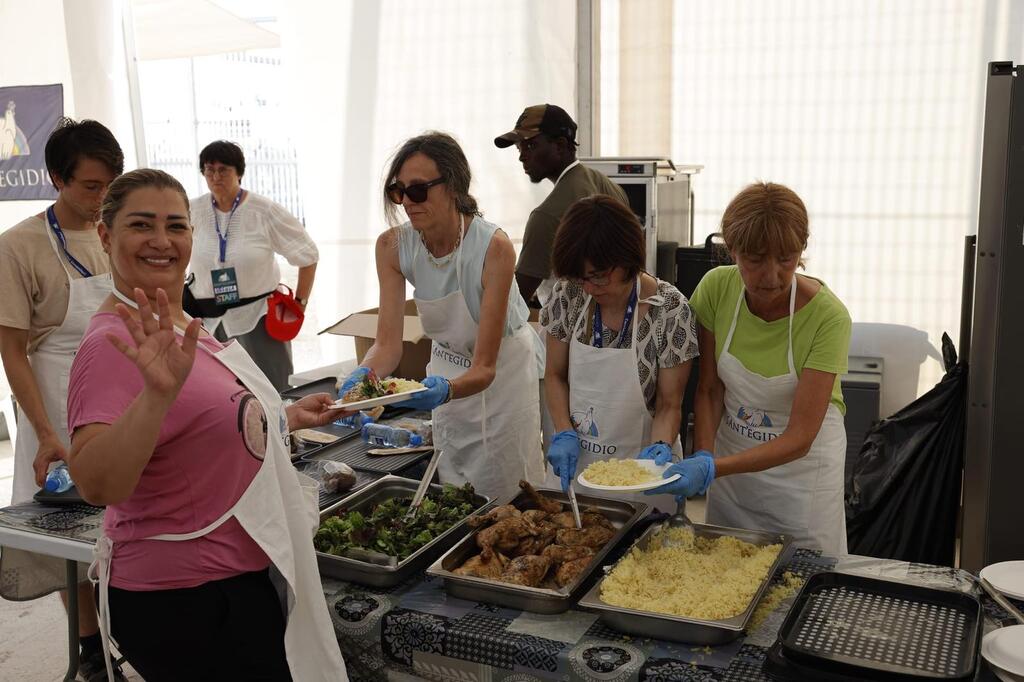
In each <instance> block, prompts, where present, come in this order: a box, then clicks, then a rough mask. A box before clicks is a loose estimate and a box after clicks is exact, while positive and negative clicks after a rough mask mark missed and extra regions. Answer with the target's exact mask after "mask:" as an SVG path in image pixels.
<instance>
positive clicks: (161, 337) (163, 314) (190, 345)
mask: <svg viewBox="0 0 1024 682" xmlns="http://www.w3.org/2000/svg"><path fill="white" fill-rule="evenodd" d="M134 296H135V302H136V303H138V304H139V316H140V319H135V316H134V315H133V314H132V313H131V311H130V310H128V307H127V306H125V305H122V304H120V303H118V304H117V306H116V310H117V314H118V315H120V316H121V320H122V321H123V322H124V326H125V328H127V329H128V333H129V334H131V337H132V340H133V341H134V345H131V344H127V343H125V342H124V341H122V340H121V339H120V338H118V337H117V336H115V335H113V334H107V340H108V341H110V343H112V344H113V345H114V347H115V348H117V349H118V350H119V351H121V352H122V353H123V354H124V355H125V357H127V358H128V359H129V360H131V361H132V362H133V363H134V364H135V366H136V367H138V368H139V372H140V373H141V374H142V378H143V380H144V381H145V384H146V387H147V388H148V389H150V390H151V391H153V392H155V393H157V394H159V395H164V396H166V397H168V398H170V399H172V400H173V399H174V398H175V397H176V396H177V395H178V391H180V390H181V387H182V385H183V384H184V383H185V379H187V378H188V375H189V372H191V371H192V363H193V361H194V360H195V357H196V343H197V339H198V338H199V324H200V323H199V320H198V319H195V320H192V321H191V322H190V323H189V325H188V327H187V328H186V329H185V338H184V339H183V340H182V342H181V343H180V344H179V343H178V339H177V336H176V334H175V332H174V322H173V321H172V319H171V309H170V305H169V303H168V301H167V293H166V292H165V291H164V290H163V289H157V290H156V304H157V309H158V311H159V318H154V316H153V308H152V306H151V305H150V303H149V299H148V298H147V297H146V294H145V292H144V291H143V290H142V289H138V288H136V289H135V291H134Z"/></svg>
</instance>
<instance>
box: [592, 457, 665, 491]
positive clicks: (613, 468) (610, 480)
mask: <svg viewBox="0 0 1024 682" xmlns="http://www.w3.org/2000/svg"><path fill="white" fill-rule="evenodd" d="M670 466H672V464H671V462H670V463H668V464H660V465H659V464H655V463H654V460H653V459H604V460H599V461H597V462H592V463H591V464H590V465H589V466H588V467H587V468H586V469H584V470H583V471H582V472H580V474H579V475H578V476H577V477H576V481H577V482H578V483H579V484H580V485H582V486H585V487H587V488H593V489H594V490H610V491H615V492H631V491H635V490H651V489H652V488H657V487H658V486H660V485H663V484H665V483H671V482H672V481H674V480H676V479H678V478H679V474H672V475H671V476H669V477H668V478H662V474H664V473H665V470H666V469H668V468H669V467H670ZM588 475H589V476H590V478H588ZM644 479H646V480H644Z"/></svg>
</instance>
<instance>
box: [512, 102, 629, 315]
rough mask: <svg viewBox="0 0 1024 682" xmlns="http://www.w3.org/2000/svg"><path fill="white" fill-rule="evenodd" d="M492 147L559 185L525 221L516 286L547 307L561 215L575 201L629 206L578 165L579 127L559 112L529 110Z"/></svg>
mask: <svg viewBox="0 0 1024 682" xmlns="http://www.w3.org/2000/svg"><path fill="white" fill-rule="evenodd" d="M494 144H495V145H496V146H497V147H499V148H505V147H511V146H512V145H515V146H516V148H517V149H518V150H519V162H520V163H522V164H523V170H524V171H526V174H527V175H528V176H530V180H531V181H532V182H534V183H538V182H540V181H541V180H544V179H545V178H547V179H548V180H550V181H551V182H553V183H554V184H555V186H554V187H553V188H552V190H551V193H550V194H548V196H547V198H546V199H544V201H542V202H541V203H540V205H539V206H537V208H535V209H533V212H532V213H530V217H529V218H528V219H527V221H526V230H525V231H524V233H523V248H522V251H520V253H519V262H518V263H517V264H516V282H517V283H518V285H519V291H520V292H521V293H522V295H523V298H524V299H526V302H527V303H532V299H533V297H534V294H536V296H537V300H538V301H539V302H540V304H541V305H542V306H543V305H544V304H545V303H546V302H547V300H548V298H550V296H551V291H552V289H553V287H554V283H555V280H554V278H553V277H552V276H551V247H552V244H554V241H555V232H556V231H557V230H558V224H559V223H560V222H561V220H562V215H563V214H564V213H565V212H566V211H567V210H568V209H569V207H570V206H572V205H573V203H575V202H576V200H577V199H582V198H583V197H589V196H591V195H592V194H607V195H609V196H611V197H614V198H615V199H618V200H619V201H621V202H622V203H623V204H626V205H627V206H628V205H629V203H628V202H627V200H626V195H625V193H624V192H623V191H622V189H621V188H620V187H619V186H618V185H616V184H615V183H614V182H612V181H611V180H609V179H608V178H607V177H606V176H604V175H602V174H601V173H599V172H598V171H596V170H594V169H592V168H587V167H586V166H583V165H581V164H580V162H579V161H578V160H577V159H576V122H575V121H573V120H572V117H570V116H569V114H567V113H566V112H565V110H564V109H562V108H561V107H558V106H555V105H554V104H535V105H533V106H531V107H527V108H526V109H525V110H524V111H523V113H522V114H521V115H520V116H519V119H518V120H517V121H516V125H515V127H514V128H513V129H512V130H510V131H509V132H507V133H505V134H504V135H500V136H499V137H496V138H494ZM533 305H536V304H533Z"/></svg>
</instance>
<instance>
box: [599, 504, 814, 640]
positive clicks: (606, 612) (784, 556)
mask: <svg viewBox="0 0 1024 682" xmlns="http://www.w3.org/2000/svg"><path fill="white" fill-rule="evenodd" d="M659 525H660V524H653V525H652V526H651V527H650V528H648V529H647V530H646V531H645V532H644V534H643V535H641V536H640V537H639V538H637V541H636V542H635V543H633V547H639V548H641V549H646V548H647V547H648V545H649V543H650V542H651V539H652V536H653V535H654V534H655V533H656V532H657V530H658V527H659ZM672 525H673V526H679V525H682V524H681V522H673V523H672ZM694 533H695V534H696V535H697V537H712V538H714V537H722V536H724V535H729V536H732V537H734V538H738V539H740V540H743V541H744V542H749V543H750V544H752V545H757V546H759V547H763V546H765V545H774V544H781V545H782V550H781V551H780V552H779V556H778V557H776V559H775V563H773V564H772V567H771V569H770V570H769V571H768V574H767V575H766V576H765V577H764V579H763V580H762V581H761V584H760V586H759V587H758V588H757V592H755V593H754V597H753V599H751V600H750V604H749V605H748V606H747V608H746V610H744V611H743V612H742V613H740V614H738V615H735V616H733V617H732V618H727V619H725V620H698V619H695V618H682V617H680V616H673V615H671V614H667V613H654V612H652V611H637V610H634V609H627V608H623V607H620V606H612V605H611V604H606V603H604V602H603V601H601V585H602V584H603V583H604V578H603V577H602V578H601V579H600V580H598V581H597V583H596V584H595V585H594V586H593V587H592V588H591V589H590V590H589V591H588V592H587V593H586V594H585V595H583V598H582V599H580V607H581V608H584V609H587V610H588V611H596V612H598V614H599V615H600V616H601V620H603V621H604V622H605V623H606V624H607V625H609V626H611V627H613V628H615V629H616V630H619V631H620V632H624V633H626V634H630V635H640V636H643V637H652V638H654V639H667V640H671V641H673V642H685V643H687V644H704V645H718V644H725V643H726V642H731V641H732V640H734V639H736V638H737V637H739V636H740V635H742V634H743V631H744V630H745V629H746V627H747V624H748V623H749V622H750V618H751V616H753V615H754V610H755V609H756V608H757V604H758V602H760V601H761V597H762V596H764V592H765V590H766V589H768V585H769V583H771V579H772V576H773V575H774V574H775V571H776V570H778V568H779V566H781V565H783V563H785V562H788V561H789V559H790V557H791V556H792V554H793V550H794V547H793V538H792V537H791V536H789V535H781V534H778V533H766V532H763V531H757V530H742V529H739V528H725V527H723V526H709V525H705V524H699V523H698V524H694ZM612 568H614V566H612V567H611V568H607V569H606V570H605V574H606V575H607V573H609V572H610V571H611V570H612Z"/></svg>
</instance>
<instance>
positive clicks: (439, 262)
mask: <svg viewBox="0 0 1024 682" xmlns="http://www.w3.org/2000/svg"><path fill="white" fill-rule="evenodd" d="M465 227H466V218H465V216H460V217H459V236H458V237H457V238H456V239H455V246H454V247H452V250H451V251H450V252H449V253H447V254H445V255H444V256H441V257H440V258H439V257H437V256H435V255H434V254H432V253H430V248H429V247H428V246H427V241H426V240H425V239H424V238H423V233H422V232H420V233H419V234H420V242H422V243H423V248H424V250H425V251H426V252H427V259H428V260H429V261H430V264H431V265H433V266H434V267H435V268H438V269H443V268H446V267H448V264H449V263H451V262H452V258H454V257H455V254H456V252H457V251H458V250H459V247H460V246H461V245H462V232H463V230H464V229H465Z"/></svg>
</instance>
